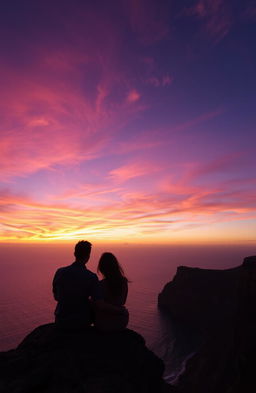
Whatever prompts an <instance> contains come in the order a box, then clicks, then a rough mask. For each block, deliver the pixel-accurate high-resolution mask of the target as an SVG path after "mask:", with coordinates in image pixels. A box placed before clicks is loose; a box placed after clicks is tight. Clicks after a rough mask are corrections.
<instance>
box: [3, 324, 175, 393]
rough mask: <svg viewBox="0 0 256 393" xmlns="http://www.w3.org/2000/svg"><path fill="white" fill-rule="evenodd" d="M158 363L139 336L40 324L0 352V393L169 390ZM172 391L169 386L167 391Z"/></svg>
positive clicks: (130, 392) (160, 364) (86, 392)
mask: <svg viewBox="0 0 256 393" xmlns="http://www.w3.org/2000/svg"><path fill="white" fill-rule="evenodd" d="M163 370H164V366H163V362H162V361H161V360H160V359H159V358H158V357H157V356H156V355H154V354H153V352H151V351H150V350H148V349H147V347H146V346H145V342H144V339H143V337H142V336H140V335H139V334H137V333H136V332H134V331H132V330H129V329H126V330H124V331H122V332H119V333H99V332H97V331H96V330H95V329H93V328H91V329H89V330H87V331H80V332H77V331H76V332H70V331H60V330H59V329H57V328H56V327H55V325H54V324H47V325H42V326H40V327H38V328H36V329H35V330H34V331H33V332H32V333H31V334H29V335H28V336H27V337H26V338H25V339H24V340H23V341H22V343H21V344H20V345H19V346H18V347H17V349H15V350H11V351H8V352H2V353H0V391H1V393H14V392H15V393H30V392H31V393H117V392H118V393H122V392H123V393H136V392H138V393H144V392H145V393H150V392H152V393H153V392H154V393H156V392H168V391H170V390H169V389H171V387H168V385H165V384H164V382H163V380H162V374H163ZM171 391H173V390H171Z"/></svg>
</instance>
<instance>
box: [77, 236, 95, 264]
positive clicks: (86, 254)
mask: <svg viewBox="0 0 256 393" xmlns="http://www.w3.org/2000/svg"><path fill="white" fill-rule="evenodd" d="M91 248H92V245H91V243H89V242H87V241H85V240H81V241H80V242H78V243H77V244H76V245H75V252H74V255H75V257H76V260H77V261H80V262H84V263H86V262H88V261H89V258H90V254H91Z"/></svg>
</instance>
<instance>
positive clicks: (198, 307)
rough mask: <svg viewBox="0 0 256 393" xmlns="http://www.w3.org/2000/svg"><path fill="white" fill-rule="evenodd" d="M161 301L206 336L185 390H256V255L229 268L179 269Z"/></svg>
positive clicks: (246, 392) (184, 382)
mask: <svg viewBox="0 0 256 393" xmlns="http://www.w3.org/2000/svg"><path fill="white" fill-rule="evenodd" d="M184 302H185V304H184ZM159 305H160V306H163V307H164V308H165V309H168V310H169V311H170V312H171V314H172V315H173V316H175V317H176V318H178V319H181V320H183V321H186V322H187V323H191V324H192V325H194V326H197V327H198V328H200V329H201V331H202V333H203V334H204V337H205V340H204V342H203V344H202V346H201V348H200V349H199V351H198V353H197V354H195V355H194V356H193V357H192V358H191V359H189V361H188V363H187V366H186V371H185V373H184V374H183V375H182V376H181V378H180V380H179V383H178V388H179V389H180V391H181V392H182V393H206V392H207V393H252V392H255V391H256V382H255V377H254V374H255V354H256V335H255V330H256V312H255V305H256V256H252V257H247V258H245V259H244V263H243V264H242V265H241V266H240V267H237V268H234V269H229V270H223V271H220V270H216V271H213V270H205V271H204V270H203V269H191V268H184V267H182V268H179V269H178V271H177V274H176V277H175V278H174V280H173V281H172V282H171V283H168V284H167V285H166V286H165V288H164V290H163V291H162V293H161V294H160V295H159Z"/></svg>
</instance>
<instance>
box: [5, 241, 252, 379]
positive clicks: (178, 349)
mask: <svg viewBox="0 0 256 393" xmlns="http://www.w3.org/2000/svg"><path fill="white" fill-rule="evenodd" d="M104 251H110V252H112V253H114V254H115V255H116V257H117V258H118V260H119V262H120V263H121V265H122V266H123V268H124V270H125V273H126V275H127V277H128V278H129V280H130V284H129V295H128V301H127V304H126V305H127V308H128V309H129V312H130V321H129V326H128V327H129V328H130V329H133V330H135V331H137V332H138V333H140V334H142V335H143V336H144V338H145V339H146V343H147V345H148V347H149V348H150V349H152V350H153V351H154V352H155V353H156V354H157V355H158V356H160V357H161V358H162V359H163V360H164V362H165V364H166V372H165V378H166V380H167V381H170V382H172V381H173V380H174V379H175V378H176V376H177V375H178V373H179V372H180V371H181V369H182V367H183V364H184V361H185V360H186V358H187V357H188V356H190V355H191V353H193V351H195V350H196V348H197V345H198V344H197V343H198V337H197V334H196V332H192V331H191V329H190V328H189V327H186V326H178V327H177V325H175V326H174V325H173V323H172V321H170V319H169V318H168V316H166V315H165V314H164V313H162V312H161V311H160V310H158V308H157V296H158V293H159V292H160V291H161V290H162V288H163V286H164V285H165V284H166V283H167V282H168V281H171V280H172V279H173V277H174V275H175V273H176V269H177V267H178V266H180V265H185V266H194V267H201V268H208V269H227V268H232V267H235V266H238V265H240V264H241V263H242V261H243V258H244V257H245V256H248V255H255V254H256V247H255V246H246V245H221V246H220V245H218V246H217V245H214V246H213V245H211V246H210V245H208V246H191V245H187V246H185V245H179V246H177V245H175V246H174V245H158V246H156V245H141V246H140V245H130V244H123V245H116V244H111V245H110V246H105V245H96V246H93V249H92V254H91V259H90V261H89V262H88V264H87V267H88V269H90V270H92V271H94V272H96V270H97V262H98V260H99V257H100V255H101V254H102V252H104ZM73 261H74V257H73V245H70V244H65V245H56V244H55V245H53V244H50V245H49V244H47V245H45V244H44V245H42V244H40V245H35V244H30V245H26V244H19V245H14V244H2V245H1V247H0V351H6V350H9V349H12V348H14V347H16V346H17V345H18V344H19V342H20V341H21V340H22V339H23V338H24V336H25V335H26V334H28V333H29V332H30V331H32V330H33V329H34V328H36V327H37V326H38V325H41V324H44V323H49V322H52V321H53V320H54V317H53V312H54V308H55V301H54V299H53V297H52V289H51V283H52V278H53V275H54V273H55V271H56V269H57V268H58V267H61V266H66V265H68V264H70V263H72V262H73Z"/></svg>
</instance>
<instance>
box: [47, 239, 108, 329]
mask: <svg viewBox="0 0 256 393" xmlns="http://www.w3.org/2000/svg"><path fill="white" fill-rule="evenodd" d="M90 254H91V243H89V242H87V241H83V240H82V241H80V242H78V243H77V244H76V246H75V251H74V255H75V258H76V259H75V262H74V263H72V264H71V265H69V266H66V267H62V268H60V269H58V270H57V271H56V273H55V276H54V279H53V294H54V298H55V300H57V302H58V304H57V307H56V310H55V322H56V323H57V324H58V325H60V326H63V327H68V328H69V327H70V328H77V327H78V328H80V327H89V326H90V325H91V323H92V319H93V316H92V310H91V305H90V300H89V299H92V300H93V301H94V302H96V303H97V302H100V300H101V299H102V295H101V291H100V287H99V280H98V277H97V275H96V274H95V273H92V272H91V271H90V270H88V269H87V268H86V263H87V262H88V261H89V258H90Z"/></svg>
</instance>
